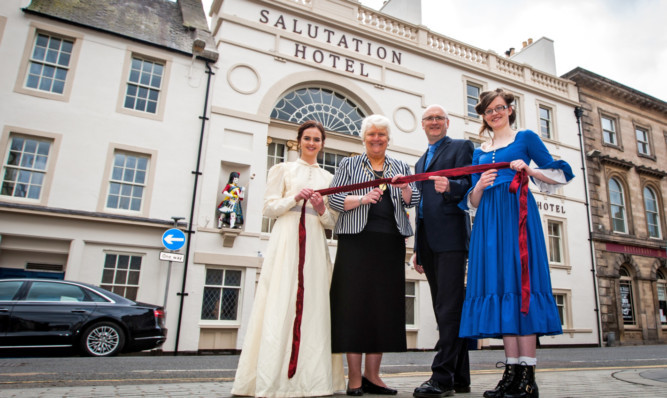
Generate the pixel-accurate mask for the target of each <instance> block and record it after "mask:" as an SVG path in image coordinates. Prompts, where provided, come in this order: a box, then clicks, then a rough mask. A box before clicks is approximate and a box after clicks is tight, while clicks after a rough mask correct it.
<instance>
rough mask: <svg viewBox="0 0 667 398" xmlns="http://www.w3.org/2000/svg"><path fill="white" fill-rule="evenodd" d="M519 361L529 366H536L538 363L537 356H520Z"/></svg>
mask: <svg viewBox="0 0 667 398" xmlns="http://www.w3.org/2000/svg"><path fill="white" fill-rule="evenodd" d="M519 363H520V364H522V365H523V364H524V363H525V364H526V365H527V366H535V365H537V358H531V357H519Z"/></svg>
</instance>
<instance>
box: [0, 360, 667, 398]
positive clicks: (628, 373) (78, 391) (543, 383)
mask: <svg viewBox="0 0 667 398" xmlns="http://www.w3.org/2000/svg"><path fill="white" fill-rule="evenodd" d="M501 374H502V372H501V370H492V371H479V370H478V371H473V372H472V386H471V388H472V392H471V393H469V394H457V396H461V397H462V398H478V397H482V394H483V392H484V390H486V389H490V388H493V387H495V385H496V383H497V381H498V380H499V379H500V377H501ZM429 376H430V374H428V373H404V374H394V375H385V376H384V377H383V378H384V380H385V382H386V383H387V385H389V386H390V387H392V388H396V389H398V397H412V391H413V390H414V388H415V387H417V386H418V385H419V384H421V383H422V382H423V381H425V380H426V379H427V378H428V377H429ZM537 383H538V386H539V390H540V396H541V397H543V398H549V397H593V396H602V397H605V398H611V397H619V398H620V397H667V366H664V365H660V366H643V367H634V368H615V367H606V368H593V369H591V368H582V369H539V370H538V372H537ZM231 388H232V381H231V380H221V381H219V382H207V383H173V384H142V385H123V386H85V387H41V388H32V387H31V388H23V389H12V390H4V391H0V397H2V398H4V397H31V398H38V397H39V398H41V397H49V398H51V397H190V398H196V397H206V398H208V397H230V396H231V394H230V390H231ZM335 396H336V397H344V396H346V395H345V392H342V391H341V392H339V393H337V394H335ZM367 396H369V395H368V394H367Z"/></svg>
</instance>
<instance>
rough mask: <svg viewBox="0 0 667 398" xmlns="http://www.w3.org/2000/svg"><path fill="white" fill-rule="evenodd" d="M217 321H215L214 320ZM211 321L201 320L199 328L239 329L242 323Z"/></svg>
mask: <svg viewBox="0 0 667 398" xmlns="http://www.w3.org/2000/svg"><path fill="white" fill-rule="evenodd" d="M213 322H215V321H213ZM213 322H211V321H200V322H199V328H200V329H239V328H241V325H239V324H231V323H219V322H220V321H218V322H215V323H213Z"/></svg>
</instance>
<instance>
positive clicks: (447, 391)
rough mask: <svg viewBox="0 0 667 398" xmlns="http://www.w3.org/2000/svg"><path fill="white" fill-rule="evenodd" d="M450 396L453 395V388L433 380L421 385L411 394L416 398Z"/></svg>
mask: <svg viewBox="0 0 667 398" xmlns="http://www.w3.org/2000/svg"><path fill="white" fill-rule="evenodd" d="M452 395H454V386H445V385H442V384H440V383H438V382H437V381H435V380H433V379H431V380H429V381H427V382H425V383H422V385H421V386H419V387H417V388H415V392H413V393H412V396H413V397H417V398H440V397H451V396H452Z"/></svg>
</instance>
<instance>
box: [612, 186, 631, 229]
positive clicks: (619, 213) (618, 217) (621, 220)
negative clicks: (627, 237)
mask: <svg viewBox="0 0 667 398" xmlns="http://www.w3.org/2000/svg"><path fill="white" fill-rule="evenodd" d="M609 203H610V206H609V208H610V210H611V224H612V230H613V231H614V232H622V233H627V232H628V228H627V222H626V219H625V194H624V193H623V187H622V186H621V184H620V183H619V182H618V181H616V179H615V178H610V179H609Z"/></svg>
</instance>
